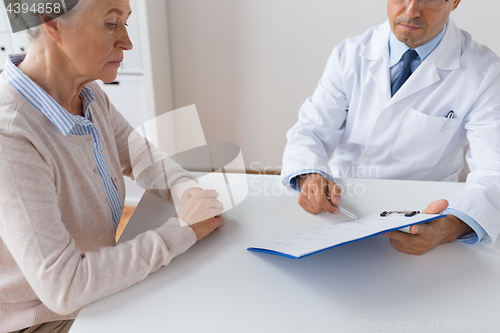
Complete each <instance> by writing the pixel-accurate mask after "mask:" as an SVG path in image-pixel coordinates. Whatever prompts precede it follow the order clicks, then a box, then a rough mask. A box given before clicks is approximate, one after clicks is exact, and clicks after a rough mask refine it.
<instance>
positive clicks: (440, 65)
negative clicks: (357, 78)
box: [389, 19, 462, 105]
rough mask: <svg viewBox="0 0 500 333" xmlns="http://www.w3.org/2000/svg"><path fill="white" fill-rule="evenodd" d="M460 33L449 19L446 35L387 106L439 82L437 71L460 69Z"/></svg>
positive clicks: (439, 77)
mask: <svg viewBox="0 0 500 333" xmlns="http://www.w3.org/2000/svg"><path fill="white" fill-rule="evenodd" d="M461 45H462V39H461V32H460V30H459V29H458V27H457V26H456V25H455V23H454V22H453V21H452V20H451V19H449V20H448V25H447V29H446V33H445V35H444V37H443V40H441V43H439V45H438V46H437V47H436V49H435V50H434V51H433V52H432V53H431V54H429V56H428V57H427V58H426V59H425V60H424V61H423V62H422V64H421V65H420V66H419V67H418V68H417V70H416V71H415V73H413V74H412V75H411V76H410V78H409V79H408V81H406V82H405V84H403V86H402V87H401V89H399V91H398V92H397V93H396V94H395V95H394V96H393V98H392V99H391V101H390V103H389V105H392V104H394V103H397V102H399V101H401V100H403V99H405V98H407V97H409V96H411V95H413V94H415V93H417V92H419V91H421V90H423V89H425V88H427V87H429V86H431V85H433V84H434V83H436V82H438V81H440V80H441V76H440V75H439V70H453V69H456V68H460V56H461Z"/></svg>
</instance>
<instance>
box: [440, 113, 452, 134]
mask: <svg viewBox="0 0 500 333" xmlns="http://www.w3.org/2000/svg"><path fill="white" fill-rule="evenodd" d="M454 116H455V112H453V110H452V111H450V112H448V115H447V116H446V121H445V123H444V125H443V128H441V132H443V131H444V129H445V128H446V126H447V125H448V123H449V122H450V119H453V117H454Z"/></svg>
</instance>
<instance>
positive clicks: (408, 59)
mask: <svg viewBox="0 0 500 333" xmlns="http://www.w3.org/2000/svg"><path fill="white" fill-rule="evenodd" d="M417 56H418V53H417V51H415V50H411V49H410V50H408V51H406V52H405V54H403V60H402V61H403V67H402V68H401V74H399V76H398V78H397V79H396V81H394V83H393V84H392V96H394V95H395V94H396V93H397V92H398V90H399V88H401V86H402V85H403V84H404V83H405V82H406V80H408V78H409V77H410V76H411V63H412V61H413V60H415V59H416V58H417Z"/></svg>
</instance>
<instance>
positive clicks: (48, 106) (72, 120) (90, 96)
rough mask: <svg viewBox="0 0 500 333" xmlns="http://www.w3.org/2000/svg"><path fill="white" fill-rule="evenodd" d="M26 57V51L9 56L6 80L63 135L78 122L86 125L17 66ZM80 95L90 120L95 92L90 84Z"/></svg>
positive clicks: (6, 65) (5, 74) (5, 70)
mask: <svg viewBox="0 0 500 333" xmlns="http://www.w3.org/2000/svg"><path fill="white" fill-rule="evenodd" d="M25 58H26V54H25V53H24V54H16V55H10V56H9V57H8V59H7V61H6V64H5V69H4V72H3V75H4V78H5V80H6V81H7V82H8V83H9V84H10V85H12V86H13V87H14V88H15V89H16V90H17V91H19V93H20V94H21V95H23V96H24V97H25V98H26V99H27V100H28V101H29V102H30V103H31V104H33V106H34V107H36V108H37V109H38V110H39V111H40V112H41V113H43V114H44V115H45V116H46V117H47V118H48V119H49V120H50V121H51V122H52V123H53V124H54V125H55V126H56V127H57V129H58V130H59V131H60V132H61V133H62V134H63V135H65V136H66V135H68V134H69V133H70V132H71V131H72V130H73V128H74V127H75V125H76V124H80V125H85V124H86V122H85V121H82V120H83V119H82V117H79V116H75V115H72V114H71V113H69V112H68V111H66V109H64V108H63V107H62V106H61V105H60V104H59V103H57V102H56V101H55V100H54V99H53V98H52V97H51V96H50V95H49V94H47V92H46V91H45V90H43V89H42V88H41V87H40V86H39V85H37V84H36V83H35V82H33V81H32V80H31V79H30V78H29V77H28V76H26V75H25V74H24V73H23V72H21V70H19V68H17V66H18V65H19V64H20V63H21V62H23V61H24V59H25ZM80 97H81V98H82V103H83V111H84V114H85V118H86V119H88V120H90V119H91V112H90V106H91V105H92V104H93V103H94V101H95V95H94V92H93V91H92V90H91V89H90V88H89V87H88V86H84V87H83V89H82V91H81V93H80Z"/></svg>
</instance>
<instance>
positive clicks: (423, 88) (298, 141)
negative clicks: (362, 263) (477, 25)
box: [282, 0, 500, 254]
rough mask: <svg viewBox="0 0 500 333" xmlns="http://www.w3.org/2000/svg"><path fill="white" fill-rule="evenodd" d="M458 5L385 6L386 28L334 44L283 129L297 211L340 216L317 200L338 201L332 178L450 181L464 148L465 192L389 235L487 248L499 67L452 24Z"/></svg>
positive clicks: (499, 189)
mask: <svg viewBox="0 0 500 333" xmlns="http://www.w3.org/2000/svg"><path fill="white" fill-rule="evenodd" d="M459 4H460V0H388V4H387V12H388V17H389V21H388V22H385V23H384V24H382V25H380V26H377V27H374V28H371V29H370V30H368V31H367V32H366V33H364V34H363V35H361V36H358V37H354V38H350V39H347V40H345V41H344V42H342V43H341V44H340V45H338V46H337V47H335V49H334V50H333V52H332V54H331V56H330V58H329V60H328V64H327V66H326V69H325V72H324V74H323V77H322V78H321V80H320V82H319V86H318V87H317V89H316V91H315V92H314V94H313V95H312V96H311V97H310V98H308V99H307V101H306V102H305V103H304V104H303V106H302V108H301V109H300V112H299V120H298V122H297V123H296V124H295V125H294V126H293V127H292V128H291V129H290V130H289V132H288V133H287V138H288V144H287V146H286V148H285V152H284V157H283V172H282V175H283V183H284V184H285V185H286V186H290V187H292V188H294V189H296V190H299V191H301V192H300V196H299V204H300V205H301V206H302V207H303V208H304V209H305V210H306V211H308V212H310V213H312V214H317V213H319V212H322V211H327V212H330V213H338V210H337V209H336V208H335V207H334V206H332V205H331V204H330V203H329V202H328V201H327V200H326V198H325V197H326V194H327V193H325V192H327V191H329V192H330V194H331V197H332V200H333V202H334V203H335V204H339V203H340V194H341V193H340V190H339V188H338V187H337V186H336V185H335V183H334V179H335V178H336V177H358V178H385V179H408V180H431V181H457V180H458V174H459V172H460V170H461V169H462V167H463V165H464V158H463V149H464V147H465V146H466V145H467V143H469V150H468V152H467V162H468V164H469V166H470V169H471V173H470V174H469V176H468V178H467V184H466V187H465V189H464V190H463V191H462V192H461V193H460V194H459V195H458V196H457V197H455V198H453V199H452V200H450V202H449V203H448V202H447V201H445V200H440V201H437V202H434V203H431V204H430V205H429V207H428V208H427V210H426V211H425V212H426V213H439V212H441V211H443V210H444V213H445V214H448V217H446V218H442V219H439V220H435V221H433V222H430V223H427V224H422V225H418V226H413V227H412V228H411V230H410V234H406V233H403V232H400V231H395V232H391V233H388V234H386V236H388V237H390V240H391V243H392V244H393V245H394V246H395V247H396V249H398V250H399V251H403V252H406V253H411V254H422V253H424V252H426V251H429V250H431V249H432V248H434V247H435V246H437V245H439V244H441V243H445V242H451V241H454V240H456V239H460V240H462V241H464V242H466V243H470V244H475V243H478V242H483V243H486V244H493V243H494V242H495V240H496V238H497V236H498V234H499V232H500V222H499V218H498V216H500V210H499V207H500V202H499V199H498V198H499V197H500V93H499V92H500V61H499V58H498V57H497V56H496V55H495V54H494V53H493V52H492V51H491V50H490V49H488V48H487V47H485V46H482V45H480V44H478V43H476V42H474V41H473V40H472V38H471V36H470V35H469V34H468V33H466V32H464V31H461V30H459V28H458V27H457V26H456V25H455V23H454V22H453V21H452V20H451V19H450V18H449V16H450V13H451V12H452V11H454V10H455V9H456V8H457V7H458V5H459ZM332 156H333V157H332ZM330 158H331V160H330V161H329V159H330ZM448 204H449V205H448ZM445 209H446V210H445Z"/></svg>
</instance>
